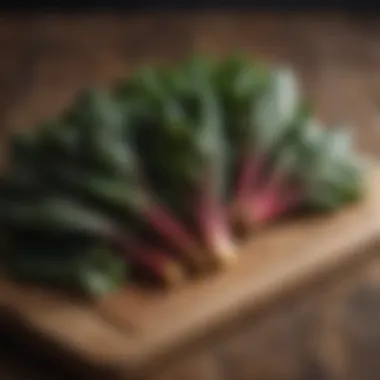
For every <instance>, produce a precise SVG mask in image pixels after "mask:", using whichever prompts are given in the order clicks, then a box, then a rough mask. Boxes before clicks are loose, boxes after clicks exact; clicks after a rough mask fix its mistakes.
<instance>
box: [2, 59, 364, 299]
mask: <svg viewBox="0 0 380 380" xmlns="http://www.w3.org/2000/svg"><path fill="white" fill-rule="evenodd" d="M350 136H351V135H350V134H349V133H348V132H346V131H345V130H343V129H342V128H340V129H336V128H335V129H332V128H324V126H323V125H322V124H321V122H320V121H319V120H318V119H317V118H316V116H315V115H314V113H313V111H312V109H311V107H310V105H309V104H307V103H306V102H305V99H304V97H303V96H302V94H301V93H300V90H299V87H298V83H297V79H296V77H295V76H294V75H293V73H292V72H291V71H290V70H288V69H286V68H282V67H269V66H265V65H262V64H259V63H251V62H248V61H247V60H245V59H243V58H236V57H233V58H230V59H226V60H224V61H222V62H211V61H208V60H205V59H191V60H189V61H187V62H185V63H183V64H181V65H178V66H176V67H169V68H168V67H158V68H147V69H145V70H140V71H139V72H137V73H135V74H134V75H133V76H132V77H130V78H129V79H127V80H125V81H122V82H120V83H119V84H118V85H117V86H115V87H114V88H112V89H110V90H107V91H105V90H101V89H97V88H92V89H87V90H83V91H81V92H80V93H79V94H78V95H77V96H76V98H75V100H74V102H73V104H72V105H71V106H70V107H68V108H67V109H66V110H65V111H64V112H62V113H61V114H60V115H59V116H58V117H56V118H55V119H54V120H49V121H46V122H45V123H42V124H41V125H38V126H36V127H35V128H30V129H29V130H28V132H24V133H17V134H15V135H14V136H12V140H11V149H10V166H9V169H8V170H7V171H6V172H5V173H3V175H2V177H1V178H0V221H1V223H2V226H3V228H4V229H5V230H6V231H7V234H8V236H9V242H10V245H11V254H10V255H9V256H10V257H9V260H8V262H9V268H10V270H11V272H12V273H13V275H15V276H17V277H18V278H20V279H21V280H33V281H45V282H47V283H49V284H57V285H63V286H69V287H72V286H74V287H75V288H79V289H81V290H84V291H86V292H89V293H95V294H99V293H103V292H107V291H110V290H112V289H113V288H114V287H117V286H119V285H120V284H121V283H122V282H124V281H126V279H127V278H128V276H132V277H133V276H134V275H139V276H142V277H143V278H147V279H149V280H151V279H154V280H156V281H158V282H160V283H165V284H174V283H177V282H179V281H182V280H183V279H185V278H187V277H189V276H192V275H197V274H199V273H202V272H206V271H209V270H212V269H213V268H215V267H218V266H226V265H230V263H231V262H233V261H234V260H235V259H236V254H237V252H238V250H237V249H236V244H237V238H236V236H237V233H238V232H239V231H244V232H251V231H253V230H255V229H256V228H258V227H261V226H263V225H266V224H267V223H270V222H275V221H277V220H278V219H280V218H282V217H284V216H286V215H290V214H291V213H293V212H295V211H299V210H303V209H318V210H326V211H327V210H335V209H338V208H339V207H341V206H343V205H344V204H346V203H349V202H353V201H355V200H357V199H359V198H360V197H361V195H362V193H363V190H364V186H363V184H364V182H363V178H362V169H361V164H360V160H359V157H357V156H356V154H355V153H354V151H353V149H352V147H351V138H350ZM127 274H128V276H127Z"/></svg>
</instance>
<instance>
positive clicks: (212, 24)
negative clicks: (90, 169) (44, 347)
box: [0, 12, 380, 380]
mask: <svg viewBox="0 0 380 380" xmlns="http://www.w3.org/2000/svg"><path fill="white" fill-rule="evenodd" d="M379 21H380V20H379V19H377V18H369V17H366V18H363V17H361V18H358V17H356V16H355V15H354V14H351V15H342V14H334V15H331V14H319V15H307V14H278V15H274V14H268V13H267V14H247V13H245V14H244V13H240V14H239V13H233V12H229V14H228V15H227V14H216V13H198V14H195V13H194V14H159V15H155V14H151V15H142V16H135V15H134V16H133V17H127V16H125V15H100V14H98V15H93V16H81V17H78V16H77V17H69V16H65V17H60V16H57V15H55V16H52V15H47V14H41V15H34V16H29V15H26V14H25V15H22V16H12V17H10V16H6V15H3V16H2V18H1V22H0V52H1V60H0V89H1V90H0V115H1V117H2V119H1V122H2V123H1V125H2V129H1V131H2V132H3V134H4V136H5V134H6V131H7V130H8V129H9V128H16V127H20V128H23V127H24V126H27V125H28V123H30V122H32V121H33V122H35V121H38V120H40V119H41V118H43V117H46V116H50V115H53V114H54V113H56V112H57V111H59V109H61V108H62V107H64V106H65V104H67V103H68V102H69V101H70V99H71V97H72V95H73V93H74V92H75V90H76V89H77V88H79V87H81V86H84V85H87V84H91V83H96V84H107V83H109V82H111V81H113V80H115V79H116V78H117V77H119V76H122V75H125V74H126V73H128V71H129V70H130V69H131V68H132V67H134V66H136V65H138V64H140V63H150V62H153V61H161V60H171V59H178V58H181V57H183V56H185V55H187V54H189V53H191V52H194V51H196V52H198V51H202V52H209V53H213V54H215V55H223V54H225V53H229V52H231V51H245V52H247V53H249V54H251V55H257V56H259V57H262V58H264V59H270V60H276V61H285V62H288V63H290V64H292V65H294V67H295V68H296V69H297V70H298V72H299V74H300V76H301V78H302V80H303V83H304V86H305V89H306V91H307V93H308V94H309V96H310V97H311V98H312V99H313V101H314V102H315V104H316V106H317V109H318V112H319V114H320V115H321V116H322V117H323V118H325V119H326V120H328V121H330V122H331V123H338V122H348V123H351V124H353V125H354V126H355V129H356V132H357V141H358V148H359V149H361V150H364V151H366V152H368V153H370V154H372V155H374V156H378V155H380V129H379V128H380V125H379V122H380V114H379V107H380V49H379V47H380V22H379ZM378 267H379V264H378V263H377V260H376V259H374V260H373V261H371V262H368V263H363V267H362V268H360V270H359V268H358V270H357V271H354V272H355V273H354V272H353V273H352V274H351V275H349V276H348V277H347V278H345V279H340V278H339V279H338V278H333V279H331V281H330V282H328V283H326V284H323V286H322V285H321V286H320V287H319V289H318V290H316V291H315V294H311V293H310V294H307V295H303V297H298V298H297V299H294V300H292V301H290V300H289V302H287V303H285V304H283V305H279V306H278V307H277V308H276V310H273V312H272V314H271V315H270V316H268V317H267V318H265V319H263V320H261V321H257V323H252V327H249V326H248V327H247V326H245V327H243V326H242V327H241V333H239V332H237V333H236V334H234V335H233V337H229V338H226V339H225V340H224V341H223V342H222V343H220V346H219V348H218V349H215V350H212V352H210V351H207V352H206V351H205V352H198V353H197V354H196V355H195V354H192V355H189V356H188V359H186V362H184V361H183V362H181V363H178V366H177V367H175V368H174V367H173V368H171V369H168V370H167V371H166V372H165V373H162V374H160V376H158V377H159V378H161V379H168V380H169V379H173V380H174V379H181V380H185V379H199V380H213V379H225V380H232V379H239V380H245V379H247V380H252V379H254V380H256V379H258V380H261V379H263V380H277V379H279V380H280V379H296V380H298V379H299V380H312V379H316V380H317V379H318V380H319V379H321V380H325V379H326V380H327V379H333V380H335V379H336V380H340V379H342V380H346V379H347V380H351V379H352V380H367V379H368V380H369V379H378V377H379V374H380V361H379V360H378V357H379V355H380V285H379V284H378V282H377V278H378V277H379V273H380V272H379V270H378ZM356 272H357V273H356ZM0 352H1V355H0V378H1V379H4V380H7V379H10V380H13V379H15V380H16V379H17V380H21V379H28V380H29V379H30V380H33V379H34V378H35V379H42V380H43V379H45V378H46V379H52V380H54V379H60V378H66V379H69V378H70V375H68V374H67V373H65V372H64V369H61V368H59V367H57V365H55V364H51V363H50V361H48V360H42V359H40V358H39V355H35V353H34V352H32V351H30V350H27V349H24V348H21V346H20V344H19V343H15V342H12V340H10V339H8V338H7V339H6V338H2V337H0ZM34 356H36V358H35V357H34ZM49 363H50V364H49ZM44 367H45V368H44ZM82 378H83V377H82Z"/></svg>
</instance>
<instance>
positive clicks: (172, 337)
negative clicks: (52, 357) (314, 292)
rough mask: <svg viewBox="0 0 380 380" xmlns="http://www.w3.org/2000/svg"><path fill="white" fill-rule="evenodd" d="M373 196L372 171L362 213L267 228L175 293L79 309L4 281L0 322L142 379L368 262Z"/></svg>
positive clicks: (376, 179)
mask: <svg viewBox="0 0 380 380" xmlns="http://www.w3.org/2000/svg"><path fill="white" fill-rule="evenodd" d="M379 194H380V169H379V168H375V169H371V170H370V171H369V174H368V193H367V196H366V198H365V199H364V200H363V201H362V202H361V203H360V204H356V205H352V206H350V207H347V208H346V209H344V210H342V211H340V212H339V213H336V214H334V215H328V216H326V215H325V216H318V217H312V218H308V219H303V220H294V221H292V222H288V223H283V224H282V225H278V226H274V227H271V228H268V229H267V230H266V231H263V232H261V233H258V234H257V236H255V237H253V238H252V239H251V240H250V241H249V242H247V243H246V244H245V245H244V246H242V247H241V256H240V259H239V260H238V262H237V264H236V265H235V266H234V267H232V268H230V269H228V270H225V271H221V272H218V273H216V274H212V275H209V276H206V277H204V278H202V279H197V280H194V281H192V282H189V283H187V284H185V285H183V286H181V287H180V288H177V289H174V290H171V291H166V292H164V291H162V292H152V291H151V292H149V291H146V290H141V289H133V288H131V287H129V288H125V289H122V290H120V291H118V292H116V293H114V294H111V295H109V296H107V297H105V298H103V299H101V300H98V301H96V302H93V303H91V304H85V303H84V302H83V301H81V300H77V299H74V298H71V297H69V296H64V295H59V294H57V293H54V292H52V291H48V290H43V289H37V288H35V289H34V288H31V287H28V288H25V287H23V286H21V285H17V284H14V283H11V282H10V281H8V280H6V279H3V280H2V281H1V283H0V307H1V309H0V310H1V312H2V313H1V315H2V316H3V317H5V318H7V320H8V322H11V323H12V324H13V325H17V326H23V327H25V328H27V329H28V330H29V331H32V332H33V339H35V340H36V341H38V340H42V341H44V342H45V343H48V345H47V346H46V347H50V348H52V347H54V348H55V349H59V350H60V351H62V352H67V353H69V354H71V357H76V358H77V359H78V360H79V362H83V363H87V364H90V365H91V366H93V367H97V368H105V369H109V370H112V371H113V373H117V374H118V375H122V376H124V375H125V376H127V375H131V374H136V373H141V371H144V372H145V371H148V370H149V369H153V368H154V365H155V364H157V363H159V362H162V360H163V359H170V357H171V356H172V355H171V354H173V353H178V352H179V349H180V348H184V347H187V346H189V345H190V344H192V343H194V342H196V341H197V340H200V339H201V338H205V337H207V336H208V335H209V334H211V332H212V331H215V330H216V329H218V328H221V327H223V326H225V325H226V324H227V323H228V322H231V321H233V320H236V319H237V318H240V317H241V316H242V315H244V314H247V313H249V312H255V311H256V312H257V311H259V310H260V311H262V309H263V307H264V306H265V305H268V304H269V303H270V302H273V301H276V300H279V299H281V297H283V296H285V295H286V294H289V292H291V291H295V290H297V289H303V288H305V286H306V285H308V284H311V283H313V282H315V281H318V280H321V279H323V277H324V276H325V275H327V274H329V273H331V272H332V271H333V270H336V269H339V268H340V267H342V266H343V265H345V264H352V263H354V262H355V260H357V259H359V258H361V257H362V256H363V255H365V254H366V253H368V249H367V248H369V247H372V246H374V245H377V244H379V242H380V239H379V237H380V196H379Z"/></svg>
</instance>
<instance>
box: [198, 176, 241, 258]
mask: <svg viewBox="0 0 380 380" xmlns="http://www.w3.org/2000/svg"><path fill="white" fill-rule="evenodd" d="M210 182H211V176H209V177H208V178H206V180H205V181H204V184H203V186H202V187H201V191H200V197H199V199H200V202H199V209H198V210H199V211H198V215H199V226H200V230H201V233H202V238H203V241H204V244H205V246H206V249H207V250H209V252H210V253H211V254H212V256H213V257H214V259H216V261H217V264H220V265H229V264H231V263H232V262H233V261H234V260H235V257H236V253H235V245H234V243H233V240H232V236H231V231H230V228H229V224H228V220H227V213H226V209H225V206H224V205H223V204H222V203H221V202H219V200H218V198H217V196H215V195H214V194H213V191H212V190H211V189H212V187H211V186H210Z"/></svg>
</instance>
